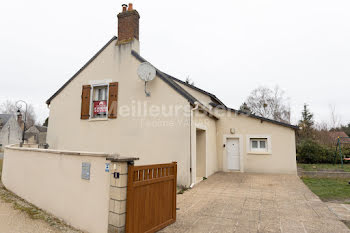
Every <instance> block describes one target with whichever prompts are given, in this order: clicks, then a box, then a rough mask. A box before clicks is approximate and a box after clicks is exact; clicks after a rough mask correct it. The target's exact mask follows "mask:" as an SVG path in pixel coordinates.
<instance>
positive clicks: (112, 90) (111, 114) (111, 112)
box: [108, 82, 118, 118]
mask: <svg viewBox="0 0 350 233" xmlns="http://www.w3.org/2000/svg"><path fill="white" fill-rule="evenodd" d="M108 93H109V96H108V118H117V106H118V105H117V103H118V82H114V83H110V84H109V92H108Z"/></svg>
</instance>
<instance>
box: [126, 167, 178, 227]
mask: <svg viewBox="0 0 350 233" xmlns="http://www.w3.org/2000/svg"><path fill="white" fill-rule="evenodd" d="M176 176H177V164H176V162H173V163H169V164H157V165H147V166H133V165H129V166H128V188H127V203H126V208H127V209H126V233H146V232H147V233H151V232H156V231H158V230H160V229H162V228H164V227H166V226H168V225H169V224H172V223H174V222H175V221H176V178H177V177H176Z"/></svg>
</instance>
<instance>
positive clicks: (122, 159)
mask: <svg viewBox="0 0 350 233" xmlns="http://www.w3.org/2000/svg"><path fill="white" fill-rule="evenodd" d="M5 149H6V150H19V151H27V152H39V153H49V154H58V155H71V156H91V157H102V158H106V159H107V160H111V161H112V162H129V161H134V160H138V159H139V158H132V157H121V156H119V155H115V154H109V153H103V152H89V151H69V150H54V149H42V148H28V147H19V146H18V145H16V144H13V145H8V146H6V147H5Z"/></svg>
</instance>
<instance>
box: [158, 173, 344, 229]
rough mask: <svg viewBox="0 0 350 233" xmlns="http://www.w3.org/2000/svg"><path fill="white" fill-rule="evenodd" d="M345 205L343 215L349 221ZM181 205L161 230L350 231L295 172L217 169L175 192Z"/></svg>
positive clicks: (178, 203) (178, 205)
mask: <svg viewBox="0 0 350 233" xmlns="http://www.w3.org/2000/svg"><path fill="white" fill-rule="evenodd" d="M337 207H339V206H337ZM346 207H348V208H349V209H348V210H347V209H346V208H344V207H342V208H343V209H345V210H343V209H341V211H343V212H341V211H340V210H339V211H340V212H339V213H341V214H342V215H344V216H346V217H349V219H350V205H349V206H346ZM177 208H179V210H178V211H177V221H176V223H174V224H172V225H170V226H168V227H166V228H164V229H162V230H161V231H159V232H164V233H166V232H167V233H226V232H227V233H228V232H230V233H240V232H242V233H258V232H259V233H263V232H266V233H275V232H276V233H293V232H295V233H313V232H317V233H333V232H334V233H350V230H349V229H348V228H347V226H346V225H345V224H344V223H343V222H341V221H340V220H341V218H340V217H339V216H340V214H339V215H337V214H335V213H334V211H332V208H331V207H329V206H328V205H327V204H326V203H323V202H322V201H321V200H320V199H319V198H318V197H317V196H316V195H315V194H313V193H312V192H311V191H310V190H309V189H308V188H307V187H306V186H305V185H304V183H303V182H302V181H301V180H300V179H299V177H298V176H296V175H267V174H251V173H223V172H220V173H216V174H214V175H212V176H210V177H209V178H208V179H207V180H204V181H202V182H200V183H199V184H197V185H196V186H194V188H193V189H190V190H188V191H186V192H185V193H184V194H179V195H177ZM346 211H348V212H346ZM344 218H345V217H344Z"/></svg>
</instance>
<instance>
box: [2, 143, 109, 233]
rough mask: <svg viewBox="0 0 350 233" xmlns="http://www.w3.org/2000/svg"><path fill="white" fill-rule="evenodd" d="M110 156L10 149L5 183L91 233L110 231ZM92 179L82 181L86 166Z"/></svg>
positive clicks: (28, 198)
mask: <svg viewBox="0 0 350 233" xmlns="http://www.w3.org/2000/svg"><path fill="white" fill-rule="evenodd" d="M107 156H108V155H107V154H100V153H88V152H71V151H57V150H45V149H33V148H19V147H15V146H9V147H6V148H5V153H4V164H3V172H2V182H3V184H4V185H5V187H6V188H7V189H9V190H10V191H12V192H14V193H15V194H17V195H18V196H20V197H22V198H24V199H25V200H27V201H28V202H30V203H33V204H34V205H36V206H38V207H39V208H42V209H44V210H46V211H47V212H49V213H52V214H53V215H55V216H57V217H59V218H61V219H63V220H64V221H66V222H67V223H69V224H71V225H72V226H74V227H76V228H79V229H81V230H84V231H87V232H91V233H101V232H102V233H104V232H107V227H108V214H109V196H110V193H109V190H110V173H109V172H106V171H105V163H107V162H109V161H106V157H107ZM83 162H86V163H89V164H90V166H91V167H90V180H85V179H82V163H83Z"/></svg>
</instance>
